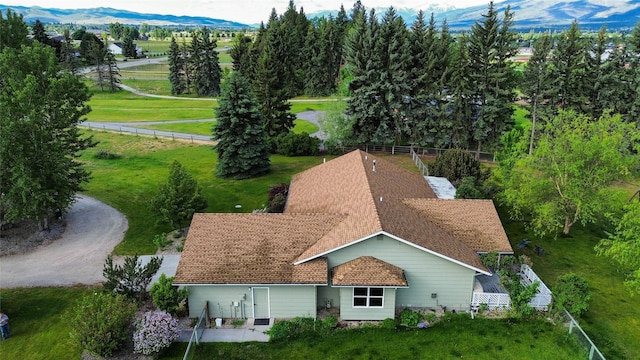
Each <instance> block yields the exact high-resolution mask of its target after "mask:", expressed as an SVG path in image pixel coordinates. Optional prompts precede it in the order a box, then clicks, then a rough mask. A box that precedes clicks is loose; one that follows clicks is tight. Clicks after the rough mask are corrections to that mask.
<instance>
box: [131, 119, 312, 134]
mask: <svg viewBox="0 0 640 360" xmlns="http://www.w3.org/2000/svg"><path fill="white" fill-rule="evenodd" d="M215 123H216V122H215V121H206V122H197V123H167V124H153V125H144V126H139V127H140V128H143V129H150V130H163V131H172V132H177V133H185V134H197V135H211V129H212V127H213V125H214V124H215ZM318 130H319V128H318V127H317V126H316V125H315V124H313V123H310V122H308V121H305V120H301V119H296V120H295V121H294V127H293V129H292V131H293V132H294V133H296V134H300V133H302V132H306V133H307V134H312V133H314V132H316V131H318Z"/></svg>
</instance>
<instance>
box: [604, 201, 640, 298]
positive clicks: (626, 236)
mask: <svg viewBox="0 0 640 360" xmlns="http://www.w3.org/2000/svg"><path fill="white" fill-rule="evenodd" d="M614 223H615V226H616V227H615V232H613V233H611V234H609V237H608V238H606V239H602V240H601V241H600V243H599V244H598V246H596V251H597V252H598V254H599V255H604V256H606V257H608V258H610V259H612V260H613V261H615V262H617V263H618V264H620V265H621V266H622V268H623V269H625V273H626V274H627V279H626V280H625V282H624V284H625V286H626V287H627V289H628V290H629V292H630V293H631V294H632V295H633V294H640V199H632V201H630V202H629V203H628V204H627V205H626V206H625V207H624V213H623V215H622V218H620V219H615V220H614Z"/></svg>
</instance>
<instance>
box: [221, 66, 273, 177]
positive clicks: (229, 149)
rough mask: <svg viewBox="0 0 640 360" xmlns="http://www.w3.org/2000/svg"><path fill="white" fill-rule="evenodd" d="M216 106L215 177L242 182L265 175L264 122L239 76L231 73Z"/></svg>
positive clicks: (267, 157)
mask: <svg viewBox="0 0 640 360" xmlns="http://www.w3.org/2000/svg"><path fill="white" fill-rule="evenodd" d="M218 103H219V107H218V109H217V110H216V117H217V119H218V121H217V122H216V124H215V126H214V129H213V139H214V140H217V141H218V144H217V145H216V147H215V149H216V151H217V152H218V163H217V166H216V176H219V177H223V178H233V179H244V178H250V177H255V176H259V175H262V174H265V173H267V172H268V171H269V169H270V160H269V152H268V145H267V141H266V134H265V130H264V120H263V118H262V114H261V112H260V111H259V109H258V102H257V100H256V99H255V97H254V96H253V94H252V92H251V90H250V86H249V84H248V83H247V82H246V80H245V79H244V78H243V77H242V75H241V74H239V73H236V72H233V73H232V74H231V77H230V78H229V80H228V82H227V83H226V84H225V86H224V87H223V89H222V93H221V95H220V98H219V99H218Z"/></svg>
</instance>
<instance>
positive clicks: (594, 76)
mask: <svg viewBox="0 0 640 360" xmlns="http://www.w3.org/2000/svg"><path fill="white" fill-rule="evenodd" d="M607 41H608V38H607V27H606V26H602V27H601V28H600V31H599V32H598V35H597V36H596V37H595V38H594V39H591V40H590V41H589V42H588V43H587V49H586V51H585V53H584V54H585V64H586V65H587V66H586V68H585V71H586V75H587V77H588V78H589V79H590V81H586V82H585V99H586V104H585V105H584V111H585V112H586V113H587V114H588V115H589V116H591V117H592V118H594V119H595V118H598V117H600V115H602V112H603V110H604V108H603V103H602V100H603V98H602V92H603V91H604V84H603V82H604V81H605V72H604V71H605V64H606V62H608V60H609V59H607V60H604V58H605V56H607V55H606V53H605V52H606V51H607ZM607 57H608V56H607Z"/></svg>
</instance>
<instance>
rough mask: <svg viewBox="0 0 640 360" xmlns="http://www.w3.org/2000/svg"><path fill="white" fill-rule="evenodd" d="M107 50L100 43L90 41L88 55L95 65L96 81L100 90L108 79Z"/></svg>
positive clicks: (102, 89)
mask: <svg viewBox="0 0 640 360" xmlns="http://www.w3.org/2000/svg"><path fill="white" fill-rule="evenodd" d="M108 53H109V51H108V50H107V49H106V48H105V47H104V46H103V45H102V43H101V42H100V43H98V42H92V43H90V48H89V56H90V58H91V59H92V60H93V65H95V70H94V71H95V73H96V77H97V78H96V81H97V82H98V86H99V87H100V91H104V88H105V85H107V82H108V81H109V77H108V70H107V68H106V66H105V65H106V62H105V60H106V58H107V54H108Z"/></svg>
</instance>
